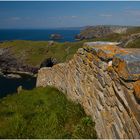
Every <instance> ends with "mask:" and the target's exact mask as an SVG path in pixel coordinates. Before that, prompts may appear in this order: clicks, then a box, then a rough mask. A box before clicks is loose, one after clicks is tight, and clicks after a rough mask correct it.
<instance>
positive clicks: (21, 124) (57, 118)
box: [0, 87, 97, 139]
mask: <svg viewBox="0 0 140 140" xmlns="http://www.w3.org/2000/svg"><path fill="white" fill-rule="evenodd" d="M0 138H7V139H8V138H16V139H17V138H20V139H21V138H32V139H33V138H36V139H37V138H40V139H43V138H45V139H55V138H59V139H63V138H65V139H67V138H79V139H80V138H97V135H96V131H95V123H94V122H92V120H91V118H90V117H88V116H86V114H85V112H84V110H83V108H82V107H81V106H80V105H79V104H76V103H73V102H72V101H68V100H67V99H66V97H65V95H64V94H62V93H61V92H60V91H58V90H57V89H55V88H52V87H47V88H36V89H33V90H31V91H26V90H23V91H22V92H21V93H20V94H14V95H10V96H7V97H5V98H3V99H1V100H0Z"/></svg>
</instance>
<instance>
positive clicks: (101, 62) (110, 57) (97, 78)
mask: <svg viewBox="0 0 140 140" xmlns="http://www.w3.org/2000/svg"><path fill="white" fill-rule="evenodd" d="M87 44H90V45H84V47H83V48H80V49H78V51H77V53H76V54H75V55H74V58H73V59H72V60H70V61H69V62H68V63H62V64H57V65H54V66H53V67H52V68H41V69H40V70H39V73H38V78H37V86H43V87H45V86H47V85H50V86H55V87H56V88H58V89H59V90H61V91H63V92H64V93H65V94H66V95H67V96H68V98H70V99H71V100H73V101H75V102H78V103H80V104H81V105H82V106H83V107H84V109H85V111H86V113H87V114H88V115H90V116H91V117H92V119H93V121H95V123H96V125H95V127H96V131H97V134H98V138H140V77H139V75H140V55H139V54H140V53H139V50H137V51H135V50H133V49H121V48H119V47H118V46H115V45H114V44H101V45H97V44H95V43H93V44H92V43H87ZM91 44H92V45H91Z"/></svg>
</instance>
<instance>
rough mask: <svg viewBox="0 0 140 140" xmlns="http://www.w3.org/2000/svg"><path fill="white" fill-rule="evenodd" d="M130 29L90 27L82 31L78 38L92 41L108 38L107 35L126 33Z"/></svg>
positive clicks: (121, 27) (122, 27)
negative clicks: (93, 39)
mask: <svg viewBox="0 0 140 140" xmlns="http://www.w3.org/2000/svg"><path fill="white" fill-rule="evenodd" d="M127 29H128V27H124V26H102V25H101V26H89V27H87V28H85V29H84V30H82V31H81V32H80V34H78V35H77V36H76V38H77V39H81V40H82V39H92V38H100V37H106V36H107V35H110V34H113V33H117V34H122V33H126V31H127Z"/></svg>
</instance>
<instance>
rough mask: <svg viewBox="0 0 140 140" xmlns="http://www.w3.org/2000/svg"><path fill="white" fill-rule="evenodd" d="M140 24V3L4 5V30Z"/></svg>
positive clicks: (0, 21) (0, 7) (0, 15)
mask: <svg viewBox="0 0 140 140" xmlns="http://www.w3.org/2000/svg"><path fill="white" fill-rule="evenodd" d="M87 25H136V26H138V25H140V2H139V1H135V2H132V1H126V2H121V1H117V2H116V1H114V2H113V1H108V2H105V1H90V2H86V1H81V2H80V1H77V2H74V1H67V2H66V1H61V2H60V1H59V2H54V1H52V2H49V1H44V2H40V1H38V2H33V1H30V2H27V1H26V2H19V1H15V2H6V1H5V2H2V1H0V28H55V27H81V26H87Z"/></svg>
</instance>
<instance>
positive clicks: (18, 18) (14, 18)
mask: <svg viewBox="0 0 140 140" xmlns="http://www.w3.org/2000/svg"><path fill="white" fill-rule="evenodd" d="M10 19H11V20H14V21H15V20H16V21H17V20H21V18H20V17H11V18H10Z"/></svg>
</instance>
